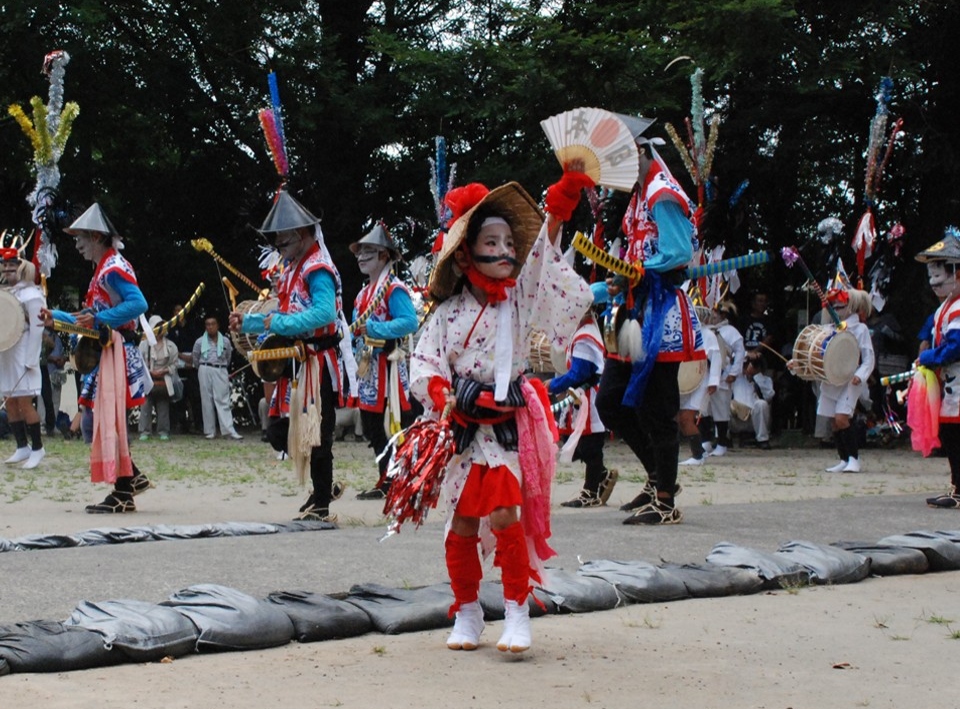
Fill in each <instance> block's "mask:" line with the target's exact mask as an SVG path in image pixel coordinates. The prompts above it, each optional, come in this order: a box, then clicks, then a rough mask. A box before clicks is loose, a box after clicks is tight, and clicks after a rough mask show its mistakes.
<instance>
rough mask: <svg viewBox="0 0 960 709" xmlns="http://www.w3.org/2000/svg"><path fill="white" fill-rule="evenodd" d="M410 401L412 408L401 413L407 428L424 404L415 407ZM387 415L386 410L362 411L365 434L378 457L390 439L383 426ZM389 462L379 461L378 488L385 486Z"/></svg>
mask: <svg viewBox="0 0 960 709" xmlns="http://www.w3.org/2000/svg"><path fill="white" fill-rule="evenodd" d="M410 403H411V407H410V410H409V411H403V412H401V414H400V425H401V426H402V427H403V428H406V427H407V426H409V425H410V424H412V423H413V422H414V420H415V419H416V418H417V416H419V415H420V414H422V413H423V407H422V406H419V404H418V405H417V406H416V407H414V406H413V403H414V402H413V401H412V400H411V402H410ZM418 412H419V413H418ZM385 416H386V411H363V410H362V409H361V411H360V422H361V423H362V424H363V435H364V436H365V437H366V438H367V440H369V441H370V447H371V448H373V454H374V455H375V456H377V457H379V456H380V454H381V453H383V450H384V448H386V447H387V441H389V440H390V438H389V436H387V432H386V430H385V429H384V426H383V424H384V418H385ZM388 462H389V461H388V460H387V459H386V458H381V459H380V461H379V462H378V463H377V466H378V468H379V470H380V479H379V480H378V481H377V485H376V487H378V488H380V487H382V486H383V483H384V477H385V475H386V472H387V463H388Z"/></svg>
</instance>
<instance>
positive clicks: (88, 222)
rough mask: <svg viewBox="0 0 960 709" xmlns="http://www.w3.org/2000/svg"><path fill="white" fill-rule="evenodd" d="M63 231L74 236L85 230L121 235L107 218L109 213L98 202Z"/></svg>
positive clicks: (115, 235)
mask: <svg viewBox="0 0 960 709" xmlns="http://www.w3.org/2000/svg"><path fill="white" fill-rule="evenodd" d="M63 231H64V232H66V233H67V234H71V235H73V236H76V235H78V234H81V233H82V232H85V231H95V232H99V233H100V234H106V235H107V236H110V237H117V236H120V235H119V234H118V233H117V230H116V229H114V228H113V224H111V223H110V220H109V219H107V215H106V214H104V213H103V209H101V207H100V205H99V204H97V203H96V202H94V203H93V204H91V205H90V207H89V208H88V209H87V211H85V212H84V213H83V214H81V215H80V216H79V217H77V220H76V221H75V222H74V223H73V224H71V225H70V226H68V227H67V228H66V229H64V230H63Z"/></svg>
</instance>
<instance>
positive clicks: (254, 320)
mask: <svg viewBox="0 0 960 709" xmlns="http://www.w3.org/2000/svg"><path fill="white" fill-rule="evenodd" d="M266 317H267V316H266V315H264V314H263V313H244V314H243V322H242V323H240V332H249V333H251V334H253V335H259V334H260V333H261V332H263V331H264V330H265V329H266V327H265V326H264V324H263V321H264V320H265V319H266Z"/></svg>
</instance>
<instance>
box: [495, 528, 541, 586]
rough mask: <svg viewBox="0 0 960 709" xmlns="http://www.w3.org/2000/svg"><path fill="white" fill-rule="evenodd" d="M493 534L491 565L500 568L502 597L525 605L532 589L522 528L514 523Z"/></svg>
mask: <svg viewBox="0 0 960 709" xmlns="http://www.w3.org/2000/svg"><path fill="white" fill-rule="evenodd" d="M493 533H494V534H495V535H496V537H497V552H496V555H495V556H494V560H493V565H494V566H499V567H500V576H501V579H502V581H503V597H504V598H506V599H507V600H509V601H516V602H517V603H520V604H523V603H526V601H527V595H528V594H529V593H530V591H532V590H533V587H532V586H531V585H530V573H531V571H530V555H529V554H528V552H527V540H526V537H524V535H523V526H522V525H521V524H520V523H519V522H515V523H514V524H511V525H510V526H509V527H507V528H506V529H499V530H498V529H495V530H493Z"/></svg>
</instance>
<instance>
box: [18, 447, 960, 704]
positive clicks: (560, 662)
mask: <svg viewBox="0 0 960 709" xmlns="http://www.w3.org/2000/svg"><path fill="white" fill-rule="evenodd" d="M172 443H173V445H171V446H168V447H163V444H160V443H154V442H150V443H148V444H141V443H137V444H136V447H135V454H136V455H137V456H138V460H140V461H141V465H142V466H143V467H144V469H147V470H151V471H153V472H154V478H155V479H157V482H158V488H157V489H156V490H153V491H151V492H150V493H149V495H148V496H147V495H145V496H143V497H142V498H138V501H141V502H140V511H139V512H138V513H137V514H136V515H135V516H133V515H132V516H129V517H126V518H124V519H122V520H119V521H118V519H117V518H110V519H109V520H106V521H105V522H108V523H109V524H110V525H113V526H119V525H120V524H137V525H143V524H157V523H164V524H191V523H197V522H210V521H215V520H244V521H277V517H278V510H279V511H283V512H286V511H288V510H289V511H292V510H293V509H295V508H296V506H298V504H299V502H300V500H301V497H300V496H301V494H302V493H301V491H300V490H298V489H297V488H296V487H295V486H291V485H290V484H289V471H288V470H287V469H286V468H285V467H284V466H285V465H287V464H286V463H283V462H279V461H276V460H274V459H273V458H272V456H270V454H269V452H267V451H266V450H265V449H264V448H263V447H262V445H261V444H259V443H258V442H256V441H255V436H248V438H247V440H245V441H243V442H241V443H239V444H234V443H232V442H228V441H214V442H207V441H203V440H202V439H175V440H174V442H172ZM214 445H215V446H216V448H212V446H214ZM211 451H214V452H213V453H212V454H211ZM336 453H337V455H338V471H340V473H342V477H345V478H346V479H347V480H348V481H349V482H350V484H351V485H352V487H353V490H351V492H348V494H347V495H346V496H345V497H344V499H343V500H341V501H339V502H338V503H336V505H335V511H336V512H337V513H338V514H339V515H340V518H341V523H342V525H344V527H345V528H346V527H350V528H353V529H352V530H351V531H354V532H357V531H359V532H362V531H364V530H363V528H365V527H373V528H376V529H375V530H373V531H374V533H376V534H379V532H380V531H382V530H381V529H380V527H381V526H382V522H383V520H382V518H380V515H379V505H377V504H376V503H369V502H361V501H356V500H355V499H353V494H351V493H352V492H355V490H356V489H357V488H362V487H365V486H366V485H368V484H369V483H371V482H372V480H373V471H372V465H370V464H369V460H368V458H367V456H368V455H369V451H368V450H366V449H364V447H363V446H362V444H357V443H339V444H338V447H337V449H336ZM82 457H83V452H82V450H80V449H78V448H77V444H63V443H61V444H58V445H54V444H52V445H51V455H50V459H49V463H48V464H45V471H46V472H41V473H38V474H37V476H32V475H27V474H25V473H18V472H16V471H15V470H10V469H8V470H7V471H6V472H5V476H4V477H3V481H2V484H0V515H2V516H0V536H5V537H9V538H13V537H17V536H20V535H26V534H33V533H57V532H59V533H67V532H75V531H79V530H82V529H87V528H90V527H93V526H97V525H96V524H93V523H91V518H90V517H89V516H87V515H84V514H83V513H82V507H83V504H84V503H87V502H90V501H92V499H93V498H94V496H99V495H102V491H101V490H100V489H95V488H93V487H92V486H90V485H89V484H86V483H83V482H82V481H76V480H75V478H76V474H75V473H73V478H68V477H67V473H66V472H65V471H66V470H67V469H71V468H72V469H73V470H76V463H77V461H78V460H82ZM196 460H206V461H208V462H207V463H206V465H205V466H204V467H207V468H209V467H211V466H212V465H213V464H212V463H210V462H209V461H210V460H216V461H220V462H222V463H223V465H224V470H226V471H228V472H226V473H223V474H222V475H220V474H219V473H218V474H217V475H215V476H214V477H212V478H204V479H203V481H202V484H201V482H200V479H199V478H198V477H195V476H190V475H180V474H179V472H178V471H180V470H181V469H186V468H189V467H190V465H192V464H193V463H194V462H195V461H196ZM863 460H864V468H865V472H863V473H861V474H858V475H836V474H834V475H831V474H827V473H823V472H822V470H823V468H824V467H825V466H826V465H829V464H832V462H833V458H832V457H831V453H830V451H822V450H819V449H814V448H805V449H780V450H774V451H771V452H769V453H761V452H758V451H749V450H747V451H739V450H738V451H734V452H732V453H731V454H729V455H728V456H726V457H725V458H723V459H714V460H711V461H710V464H709V465H705V466H703V467H700V468H687V469H684V470H683V473H682V478H681V479H682V482H683V485H684V488H685V491H684V494H683V497H682V498H681V501H682V503H683V504H684V506H685V509H686V512H687V518H688V523H687V524H690V525H696V524H697V512H698V509H697V508H700V509H701V510H704V511H710V512H711V513H715V512H716V511H717V510H718V509H720V510H722V509H726V508H725V507H723V506H730V507H729V509H731V510H734V509H735V510H738V511H740V510H743V509H750V510H762V509H763V508H764V506H771V509H773V506H776V505H778V504H779V503H791V504H792V503H794V502H797V503H798V504H800V505H801V506H802V504H803V503H802V501H809V500H850V501H852V502H853V504H854V507H855V504H856V501H858V500H864V501H869V500H870V499H872V498H876V497H877V496H907V498H905V499H908V500H909V501H910V504H911V505H913V504H916V503H917V501H918V500H919V501H920V505H921V506H922V495H923V494H925V493H927V492H939V491H941V490H943V489H944V487H945V482H946V462H945V461H943V460H926V461H924V460H922V459H921V458H919V456H917V455H915V454H912V453H910V452H909V451H905V450H898V451H879V450H876V451H871V450H868V451H865V452H864V455H863ZM58 461H60V462H58ZM608 464H609V465H612V466H616V467H619V468H620V470H621V474H622V479H621V483H620V485H618V487H617V489H616V491H615V492H614V495H613V499H612V500H611V505H613V504H614V503H616V504H619V502H621V501H625V500H627V499H629V498H630V497H632V496H633V494H635V493H636V492H637V491H638V490H639V485H640V482H639V481H640V477H639V475H638V474H637V473H636V466H635V465H634V464H633V463H632V462H631V460H630V458H629V456H628V455H626V452H625V451H624V450H623V449H622V448H620V447H618V446H614V447H612V448H611V449H610V451H609V453H608ZM58 466H61V467H58ZM248 468H253V469H255V470H256V475H255V476H254V477H253V478H250V479H247V478H237V477H236V476H235V471H237V470H240V469H244V470H245V469H248ZM230 471H234V472H230ZM579 471H580V469H579V467H577V466H562V467H561V470H560V474H559V477H558V484H557V486H556V489H555V491H554V503H555V512H556V515H555V522H556V523H555V530H558V531H557V534H556V536H557V537H559V536H560V532H559V530H562V529H564V528H565V527H564V523H565V522H566V521H571V522H573V521H577V522H579V521H581V520H583V519H584V518H583V515H590V514H596V515H598V517H596V518H595V519H597V520H601V519H602V520H608V519H610V518H612V517H614V515H613V513H612V512H611V511H610V510H609V508H608V510H605V511H599V510H582V511H575V510H566V509H562V508H559V507H558V506H556V505H557V503H558V502H559V501H561V500H563V499H568V498H570V497H574V496H575V494H576V491H577V489H578V487H579V474H580V472H579ZM274 473H276V476H275V477H274ZM197 475H199V474H197ZM201 488H202V489H203V490H204V491H205V494H203V495H199V494H196V492H197V490H198V489H201ZM88 498H89V499H88ZM744 503H751V504H749V505H745V504H744ZM777 509H782V508H781V507H777ZM933 514H935V515H940V516H939V517H935V518H934V519H935V520H936V522H937V523H940V525H941V526H940V527H939V528H950V529H956V528H960V516H957V517H956V518H954V517H953V516H952V515H953V514H954V513H948V512H934V513H933ZM95 521H96V522H101V520H99V519H97V520H95ZM441 521H442V514H440V511H439V510H438V511H437V513H436V514H435V515H434V516H433V517H431V519H430V521H429V522H428V525H432V526H433V527H434V528H436V527H437V526H438V525H440V524H441ZM817 523H818V520H817V519H816V515H814V516H813V517H812V518H811V520H810V523H809V524H810V527H811V534H813V533H814V530H815V529H816V527H817ZM685 526H686V524H685V525H682V526H681V527H676V528H663V529H657V530H647V531H649V532H650V533H651V534H653V535H659V534H671V533H672V534H677V533H678V530H680V531H683V528H684V527H685ZM625 529H629V528H625V527H622V526H619V525H617V527H616V528H614V527H611V528H610V533H611V534H614V533H620V532H621V531H622V530H625ZM902 531H907V530H898V529H891V530H890V533H897V532H902ZM323 534H331V535H337V534H340V535H344V536H342V537H341V538H346V537H345V535H346V534H347V533H346V532H345V531H341V532H325V533H323ZM404 534H406V532H404ZM421 534H423V532H421ZM289 536H302V535H289ZM556 541H557V543H558V544H563V542H564V540H562V539H560V538H557V539H556ZM567 541H568V542H569V540H567ZM716 541H719V539H717V540H716ZM779 541H783V540H781V539H777V540H772V543H773V544H774V545H775V544H776V543H777V542H779ZM174 544H178V545H182V546H180V547H176V548H177V549H178V550H182V551H180V553H182V554H190V553H191V549H192V548H199V544H200V543H199V542H189V541H187V542H159V543H155V544H149V545H140V546H142V547H155V548H160V545H174ZM194 544H196V545H198V546H197V547H191V546H190V545H194ZM123 546H130V545H123ZM164 548H165V549H170V548H173V547H171V546H166V547H164ZM61 553H62V554H71V555H73V554H84V553H90V550H79V549H78V550H65V551H63V552H59V551H56V552H54V551H38V552H25V553H22V554H16V553H12V554H4V555H0V573H13V572H14V571H13V569H14V568H16V567H14V566H13V565H12V564H13V561H14V560H13V557H17V558H16V560H15V561H16V563H17V564H38V563H39V562H40V560H44V559H46V560H49V559H51V558H53V557H52V556H47V555H53V554H61ZM434 553H436V554H439V549H437V550H435V551H434ZM31 554H32V555H33V556H32V557H31V556H29V555H31ZM4 557H8V558H4ZM685 560H686V561H697V560H698V559H685ZM574 568H575V567H574ZM367 580H370V579H367V578H362V579H355V581H358V582H359V581H367ZM191 581H192V582H194V583H201V582H204V581H205V579H204V578H195V579H192V580H191ZM433 581H435V579H432V578H428V579H424V582H425V583H429V582H433ZM51 583H54V584H57V583H59V584H64V585H69V584H70V583H71V580H70V579H69V578H54V579H53V580H52V581H51ZM339 590H346V588H345V587H344V588H341V589H339ZM29 591H30V590H29V589H24V593H29ZM8 600H9V599H8ZM18 607H19V606H18ZM5 616H6V612H5V608H4V601H3V599H0V618H2V617H5ZM17 619H18V620H26V619H27V618H24V617H22V618H17ZM500 626H501V623H500V622H492V623H490V624H489V625H488V627H487V630H486V632H485V634H484V642H483V644H482V645H481V647H480V648H479V649H478V650H477V651H476V652H472V653H466V652H451V651H449V650H447V649H446V647H445V645H444V640H445V638H446V635H447V632H448V631H447V630H437V631H430V632H421V633H410V634H406V635H399V636H384V635H380V634H369V635H365V636H362V637H359V638H354V639H350V640H340V641H329V642H324V643H314V644H308V645H300V644H297V643H291V644H290V645H287V646H285V647H282V648H276V649H273V650H267V651H257V652H244V653H229V654H210V655H201V656H191V657H186V658H181V659H178V660H176V661H174V662H171V663H167V664H161V663H156V664H149V665H125V666H120V667H113V668H108V669H101V670H90V671H82V672H71V673H58V674H49V675H40V674H33V675H30V674H20V675H16V674H15V675H10V676H7V677H3V678H0V707H4V708H6V707H25V706H42V707H45V709H46V708H49V709H61V708H68V707H99V708H101V709H103V708H105V707H130V706H135V707H142V708H145V709H152V708H157V709H160V708H161V707H162V708H164V709H172V708H176V707H211V706H230V707H237V708H244V707H250V708H251V709H253V708H255V707H271V706H286V705H296V706H315V707H357V708H365V707H373V706H383V707H398V708H399V707H447V706H492V705H496V704H501V703H509V705H511V706H515V707H528V706H530V707H539V706H550V707H623V706H633V705H639V706H644V705H666V704H668V703H669V704H670V705H672V706H677V707H692V706H702V707H717V708H721V709H726V708H731V709H733V708H740V707H757V708H760V707H763V708H775V709H786V708H792V709H802V708H805V707H871V708H872V707H915V708H924V707H945V708H946V707H955V706H957V699H956V696H955V692H954V691H953V683H952V681H951V680H950V679H949V678H950V676H952V672H951V670H952V664H953V662H952V660H953V658H954V657H955V656H956V654H957V653H958V652H960V644H958V643H960V572H940V573H928V574H924V575H920V576H901V577H893V578H884V579H876V578H872V579H868V580H866V581H864V582H861V583H858V584H853V585H850V586H829V587H825V586H820V587H806V588H800V589H790V590H780V591H776V592H768V593H762V594H757V595H752V596H744V597H728V598H718V599H704V600H684V601H679V602H674V603H664V604H644V605H634V606H628V607H624V608H621V609H618V610H614V611H606V612H602V613H593V614H585V615H565V616H552V617H543V618H537V619H535V620H534V621H533V631H534V646H533V648H532V649H531V650H530V651H529V652H528V653H525V654H523V655H519V656H509V655H504V654H503V653H499V652H498V651H497V650H496V647H495V644H496V639H497V637H498V636H499V631H500Z"/></svg>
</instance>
